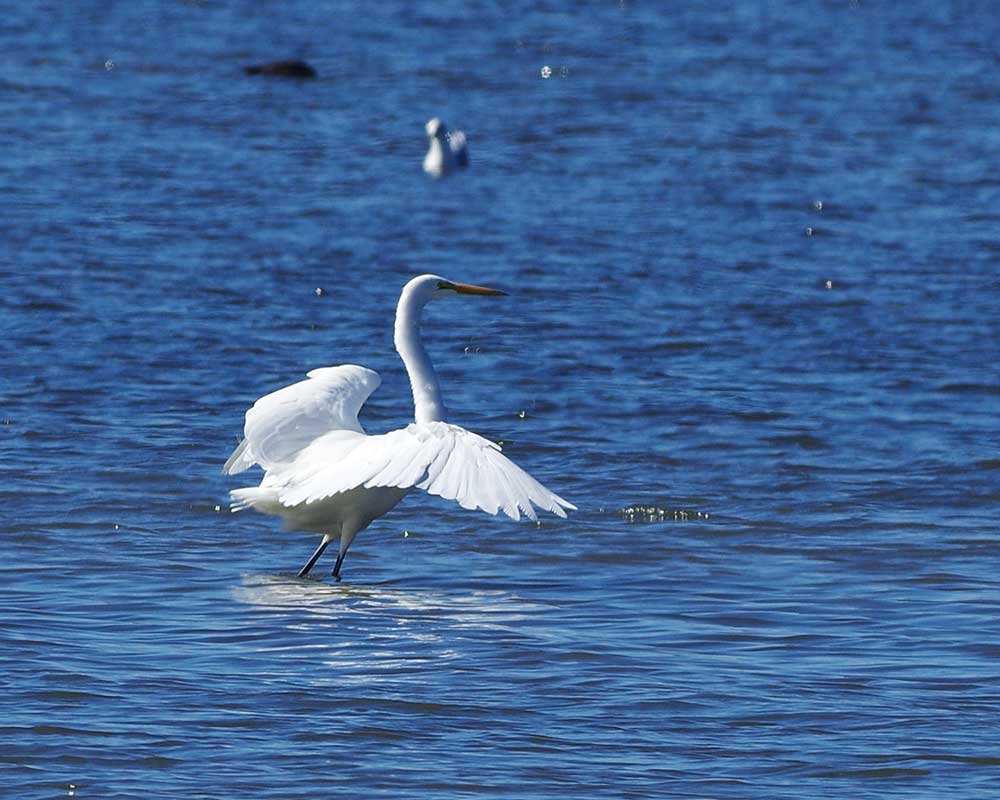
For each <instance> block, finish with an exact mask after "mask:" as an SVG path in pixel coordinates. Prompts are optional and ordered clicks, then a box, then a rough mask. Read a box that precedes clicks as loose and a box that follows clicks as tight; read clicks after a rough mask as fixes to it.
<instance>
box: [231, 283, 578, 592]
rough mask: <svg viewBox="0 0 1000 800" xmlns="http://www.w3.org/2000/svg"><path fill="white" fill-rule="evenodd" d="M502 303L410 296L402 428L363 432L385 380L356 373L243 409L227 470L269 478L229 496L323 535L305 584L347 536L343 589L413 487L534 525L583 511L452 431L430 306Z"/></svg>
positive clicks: (448, 292) (311, 382)
mask: <svg viewBox="0 0 1000 800" xmlns="http://www.w3.org/2000/svg"><path fill="white" fill-rule="evenodd" d="M503 294H505V292H501V291H498V290H497V289H488V288H485V287H482V286H470V285H468V284H462V283H453V282H452V281H448V280H445V279H444V278H442V277H440V276H438V275H421V276H419V277H417V278H414V279H413V280H411V281H410V282H409V283H407V284H406V286H405V287H403V291H402V294H400V296H399V304H398V305H397V307H396V324H395V336H394V341H395V344H396V350H397V351H398V352H399V355H400V357H401V358H402V359H403V364H404V365H405V366H406V372H407V375H408V376H409V378H410V386H411V387H412V390H413V405H414V417H415V421H414V422H412V423H410V424H409V425H407V426H406V427H405V428H400V429H398V430H394V431H390V432H389V433H383V434H379V435H376V436H369V435H368V434H366V433H365V431H364V429H363V428H362V427H361V424H360V423H359V422H358V412H359V411H360V410H361V406H362V405H363V404H364V402H365V400H367V399H368V396H369V395H370V394H371V393H372V392H373V391H375V389H377V388H378V385H379V383H381V380H380V379H379V376H378V373H376V372H373V371H372V370H370V369H365V368H364V367H359V366H355V365H353V364H348V365H345V366H339V367H323V368H320V369H314V370H313V371H312V372H310V373H308V379H307V380H304V381H301V382H299V383H295V384H292V385H291V386H286V387H285V388H283V389H279V390H278V391H276V392H272V393H271V394H268V395H265V396H264V397H262V398H260V399H259V400H258V401H257V402H256V403H254V405H253V407H252V408H251V409H250V410H249V411H247V414H246V425H245V427H244V436H245V438H244V439H243V441H242V442H241V443H240V445H239V446H238V447H237V448H236V450H235V451H234V452H233V454H232V455H231V456H230V457H229V460H228V461H227V462H226V465H225V467H224V468H223V471H224V472H225V473H226V474H229V475H232V474H235V473H238V472H243V471H244V470H245V469H247V468H249V467H250V466H252V465H253V464H259V465H260V466H261V467H263V469H264V478H263V480H262V481H261V482H260V486H255V487H249V488H245V489H235V490H233V491H232V492H230V496H231V497H232V500H233V504H232V509H233V511H239V510H241V509H244V508H253V509H255V510H257V511H261V512H263V513H265V514H274V515H277V516H280V517H283V518H284V521H285V526H286V527H287V528H288V529H290V530H304V531H315V532H317V533H321V534H322V535H323V539H322V541H321V542H320V544H319V547H317V548H316V552H314V553H313V554H312V557H311V558H310V559H309V561H308V562H306V565H305V566H304V567H302V569H301V570H300V571H299V576H300V577H301V576H304V575H306V574H307V573H308V572H309V570H310V569H312V567H313V565H314V564H315V563H316V561H317V560H318V559H319V557H320V556H321V555H322V554H323V551H324V550H325V549H326V546H327V545H328V544H329V543H330V542H331V541H332V540H333V539H334V537H337V536H339V537H340V552H339V554H338V555H337V563H336V565H335V566H334V568H333V576H334V577H335V578H336V579H337V580H340V568H341V566H342V565H343V563H344V556H345V555H346V554H347V550H348V548H349V547H350V546H351V542H353V541H354V537H355V536H356V535H357V534H358V532H359V531H362V530H364V529H365V528H366V527H367V526H368V525H369V523H371V522H372V520H374V519H376V518H378V517H380V516H382V515H383V514H385V513H386V512H387V511H389V510H390V509H391V508H393V507H394V506H395V505H396V504H397V503H399V501H400V500H402V499H403V497H404V496H405V495H406V494H407V492H409V491H410V489H413V488H417V489H423V490H424V491H426V492H429V493H430V494H434V495H439V496H441V497H444V498H447V499H448V500H455V501H457V502H458V503H459V505H461V506H462V507H463V508H469V509H482V510H483V511H486V512H487V513H489V514H497V513H498V512H500V511H503V512H504V513H505V514H506V515H507V516H509V517H511V518H512V519H514V520H518V519H520V518H521V516H522V515H524V516H525V517H528V518H529V519H532V520H534V519H536V515H535V508H534V507H535V506H537V507H538V508H540V509H543V510H545V511H550V512H551V513H553V514H556V515H557V516H560V517H565V516H566V509H574V510H575V508H576V506H574V505H572V504H571V503H568V502H567V501H565V500H563V499H562V498H561V497H559V496H558V495H557V494H555V493H554V492H551V491H549V490H548V489H546V488H545V487H544V486H542V484H540V483H539V482H538V481H536V480H535V479H534V478H532V477H531V476H530V475H528V473H526V472H525V471H524V470H522V469H521V468H520V467H518V466H517V465H516V464H514V463H513V462H512V461H510V460H509V459H507V457H506V456H504V455H503V454H502V453H501V452H500V447H499V446H498V445H496V444H494V443H493V442H491V441H489V440H487V439H484V438H483V437H481V436H478V435H476V434H475V433H471V432H470V431H467V430H465V429H464V428H460V427H459V426H458V425H452V424H450V423H448V422H445V407H444V402H443V401H442V399H441V387H440V385H439V383H438V379H437V375H436V374H435V373H434V366H433V365H432V364H431V361H430V358H429V357H428V355H427V351H426V350H424V347H423V344H422V343H421V341H420V316H421V312H422V311H423V308H424V306H425V305H426V304H427V303H428V302H429V301H431V300H437V299H441V298H447V297H456V296H458V295H503Z"/></svg>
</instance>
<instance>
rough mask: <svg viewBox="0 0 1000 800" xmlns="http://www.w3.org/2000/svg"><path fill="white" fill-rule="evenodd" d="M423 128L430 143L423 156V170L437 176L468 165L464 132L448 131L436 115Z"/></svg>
mask: <svg viewBox="0 0 1000 800" xmlns="http://www.w3.org/2000/svg"><path fill="white" fill-rule="evenodd" d="M425 130H426V131H427V138H428V139H429V140H430V143H429V147H428V149H427V155H425V156H424V172H426V173H427V174H428V175H433V176H434V177H435V178H439V177H441V176H442V175H444V173H446V172H449V171H450V170H453V169H455V168H457V167H467V166H469V148H468V147H467V146H466V144H465V134H464V133H462V132H461V131H449V130H448V129H447V128H446V127H445V125H444V123H443V122H442V121H441V120H439V119H438V118H437V117H434V119H432V120H429V121H428V123H427V125H426V126H425Z"/></svg>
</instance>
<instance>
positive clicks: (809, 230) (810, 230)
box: [806, 228, 813, 236]
mask: <svg viewBox="0 0 1000 800" xmlns="http://www.w3.org/2000/svg"><path fill="white" fill-rule="evenodd" d="M812 235H813V229H812V228H806V236H812Z"/></svg>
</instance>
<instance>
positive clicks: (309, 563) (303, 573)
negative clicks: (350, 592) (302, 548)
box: [299, 534, 340, 578]
mask: <svg viewBox="0 0 1000 800" xmlns="http://www.w3.org/2000/svg"><path fill="white" fill-rule="evenodd" d="M331 538H332V537H331V536H330V535H329V534H327V535H326V536H324V537H323V541H321V542H320V543H319V547H317V548H316V552H315V553H313V554H312V557H311V558H310V559H309V560H308V561H307V562H306V565H305V566H304V567H303V568H302V569H300V570H299V577H300V578H304V577H305V576H306V575H308V574H309V570H311V569H312V568H313V564H315V563H316V562H317V561H319V557H320V556H321V555H323V551H324V550H326V546H327V545H328V544H330V539H331ZM337 563H338V564H339V563H340V562H339V561H338V562H337Z"/></svg>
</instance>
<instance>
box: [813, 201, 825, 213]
mask: <svg viewBox="0 0 1000 800" xmlns="http://www.w3.org/2000/svg"><path fill="white" fill-rule="evenodd" d="M813 208H815V209H816V210H817V211H822V210H823V201H822V200H814V201H813Z"/></svg>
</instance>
